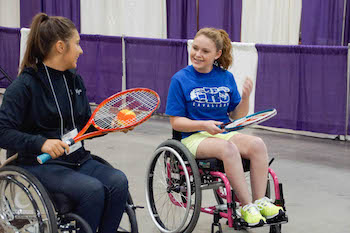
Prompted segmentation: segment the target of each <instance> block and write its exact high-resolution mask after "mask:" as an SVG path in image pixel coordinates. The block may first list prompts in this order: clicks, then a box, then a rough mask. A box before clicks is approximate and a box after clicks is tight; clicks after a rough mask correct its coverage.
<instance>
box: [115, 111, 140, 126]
mask: <svg viewBox="0 0 350 233" xmlns="http://www.w3.org/2000/svg"><path fill="white" fill-rule="evenodd" d="M135 121H136V114H135V113H134V112H133V111H131V110H129V109H122V110H120V111H119V112H118V114H117V122H118V123H119V124H121V125H123V126H125V125H130V124H131V123H133V122H135Z"/></svg>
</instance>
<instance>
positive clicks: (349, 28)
mask: <svg viewBox="0 0 350 233" xmlns="http://www.w3.org/2000/svg"><path fill="white" fill-rule="evenodd" d="M348 43H350V0H347V2H346V16H345V31H344V45H345V46H347V45H348Z"/></svg>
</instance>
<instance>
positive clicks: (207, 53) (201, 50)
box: [190, 35, 222, 73]
mask: <svg viewBox="0 0 350 233" xmlns="http://www.w3.org/2000/svg"><path fill="white" fill-rule="evenodd" d="M221 53H222V51H221V50H219V51H217V48H216V46H215V43H214V41H212V40H211V39H209V38H208V37H206V36H204V35H199V36H197V37H196V38H195V39H194V40H193V43H192V48H191V52H190V59H191V62H192V65H193V67H194V68H195V69H196V70H197V71H198V72H200V73H209V72H210V71H211V70H212V69H213V64H214V61H215V60H216V59H218V58H219V57H220V56H221Z"/></svg>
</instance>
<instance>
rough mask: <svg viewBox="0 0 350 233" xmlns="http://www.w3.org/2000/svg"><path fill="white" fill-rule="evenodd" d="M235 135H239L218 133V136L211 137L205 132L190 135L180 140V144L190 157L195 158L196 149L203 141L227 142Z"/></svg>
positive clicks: (234, 132)
mask: <svg viewBox="0 0 350 233" xmlns="http://www.w3.org/2000/svg"><path fill="white" fill-rule="evenodd" d="M235 134H239V133H238V132H236V131H233V132H229V133H219V134H215V135H211V134H210V133H208V132H206V131H200V132H198V133H194V134H192V135H191V136H189V137H187V138H184V139H182V140H181V142H182V143H183V144H184V145H185V146H186V147H187V148H188V149H189V151H190V152H191V153H192V155H193V156H194V157H196V153H197V148H198V146H199V144H200V143H201V142H202V141H203V140H204V139H206V138H210V137H212V138H221V139H224V140H226V141H228V140H229V139H230V138H231V137H232V136H233V135H235Z"/></svg>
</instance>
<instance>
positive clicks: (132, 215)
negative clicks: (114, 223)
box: [117, 193, 139, 233]
mask: <svg viewBox="0 0 350 233" xmlns="http://www.w3.org/2000/svg"><path fill="white" fill-rule="evenodd" d="M117 232H118V233H119V232H120V233H121V232H129V233H138V232H139V231H138V226H137V220H136V212H135V209H134V203H133V201H132V198H131V195H130V193H129V196H128V201H127V204H126V207H125V212H124V214H123V218H122V221H121V222H120V224H119V228H118V230H117Z"/></svg>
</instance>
